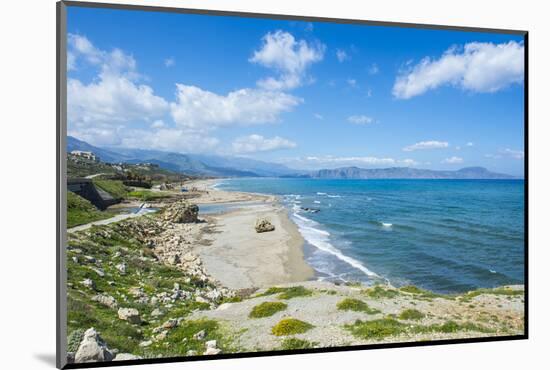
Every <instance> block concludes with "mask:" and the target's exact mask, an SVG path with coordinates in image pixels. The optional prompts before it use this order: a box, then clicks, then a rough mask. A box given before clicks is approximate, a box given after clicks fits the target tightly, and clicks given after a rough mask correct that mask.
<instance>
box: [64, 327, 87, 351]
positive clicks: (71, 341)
mask: <svg viewBox="0 0 550 370" xmlns="http://www.w3.org/2000/svg"><path fill="white" fill-rule="evenodd" d="M82 338H84V329H76V330H73V331H72V332H71V334H69V336H68V337H67V352H76V351H77V350H78V346H79V345H80V342H82Z"/></svg>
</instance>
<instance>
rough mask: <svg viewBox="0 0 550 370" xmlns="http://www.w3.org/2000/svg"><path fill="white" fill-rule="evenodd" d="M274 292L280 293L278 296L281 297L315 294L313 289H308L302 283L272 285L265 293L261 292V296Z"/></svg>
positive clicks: (288, 297)
mask: <svg viewBox="0 0 550 370" xmlns="http://www.w3.org/2000/svg"><path fill="white" fill-rule="evenodd" d="M273 294H278V296H277V298H279V299H291V298H296V297H309V296H311V295H312V294H313V291H311V290H309V289H306V288H304V287H303V286H301V285H299V286H293V287H288V288H281V287H272V288H269V289H268V290H266V291H265V293H263V294H260V296H267V295H273Z"/></svg>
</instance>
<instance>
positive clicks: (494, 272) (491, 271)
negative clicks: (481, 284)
mask: <svg viewBox="0 0 550 370" xmlns="http://www.w3.org/2000/svg"><path fill="white" fill-rule="evenodd" d="M489 272H490V273H491V274H496V273H497V272H496V271H495V270H489Z"/></svg>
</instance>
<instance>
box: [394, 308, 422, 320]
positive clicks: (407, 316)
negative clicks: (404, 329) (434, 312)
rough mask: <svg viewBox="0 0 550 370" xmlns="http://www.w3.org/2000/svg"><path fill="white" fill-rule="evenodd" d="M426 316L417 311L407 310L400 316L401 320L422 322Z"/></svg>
mask: <svg viewBox="0 0 550 370" xmlns="http://www.w3.org/2000/svg"><path fill="white" fill-rule="evenodd" d="M424 317H426V315H424V314H423V313H422V312H420V311H418V310H415V309H411V308H409V309H406V310H404V311H402V312H401V313H400V314H399V318H400V319H401V320H422V319H423V318H424Z"/></svg>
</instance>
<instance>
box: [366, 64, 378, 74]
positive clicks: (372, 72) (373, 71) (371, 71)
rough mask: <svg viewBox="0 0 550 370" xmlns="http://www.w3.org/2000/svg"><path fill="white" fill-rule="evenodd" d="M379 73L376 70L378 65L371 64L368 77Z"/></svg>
mask: <svg viewBox="0 0 550 370" xmlns="http://www.w3.org/2000/svg"><path fill="white" fill-rule="evenodd" d="M379 71H380V69H379V68H378V65H377V64H376V63H372V64H371V66H370V67H369V70H368V72H369V74H370V75H375V74H378V72H379Z"/></svg>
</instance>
